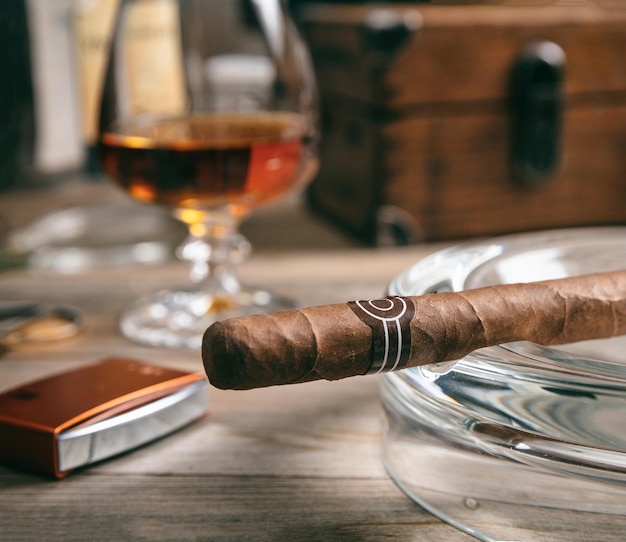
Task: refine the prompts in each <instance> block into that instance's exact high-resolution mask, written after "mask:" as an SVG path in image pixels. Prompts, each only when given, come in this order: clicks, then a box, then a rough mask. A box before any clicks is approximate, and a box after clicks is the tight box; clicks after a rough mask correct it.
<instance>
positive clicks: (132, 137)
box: [100, 113, 308, 209]
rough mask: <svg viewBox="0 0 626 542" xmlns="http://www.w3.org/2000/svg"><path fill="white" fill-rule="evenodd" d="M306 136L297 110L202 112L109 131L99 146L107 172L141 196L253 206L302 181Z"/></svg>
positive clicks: (193, 204)
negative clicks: (248, 112)
mask: <svg viewBox="0 0 626 542" xmlns="http://www.w3.org/2000/svg"><path fill="white" fill-rule="evenodd" d="M307 135H308V134H307V132H306V130H305V124H304V122H303V119H302V118H301V117H300V116H299V115H296V114H291V113H256V114H203V115H195V116H189V117H180V118H173V119H161V120H155V121H149V122H141V123H140V122H137V123H135V124H132V125H126V126H122V127H121V128H120V129H118V130H115V131H111V132H105V133H104V134H103V135H102V136H101V140H100V151H101V156H102V161H103V165H104V168H105V169H106V171H107V172H108V173H109V174H110V175H111V176H112V177H113V178H114V179H115V181H116V182H117V183H118V184H119V185H120V186H121V187H122V188H124V189H125V190H127V191H128V192H129V193H130V194H131V195H132V196H133V197H134V198H136V199H138V200H140V201H147V202H158V203H164V204H167V205H169V206H172V207H175V208H187V207H188V208H195V209H210V208H211V207H216V206H220V205H225V204H235V205H240V206H243V207H248V208H250V207H255V206H257V205H259V204H260V203H263V202H265V201H268V200H271V199H275V198H278V197H280V196H282V195H284V194H285V193H286V192H288V191H289V190H290V189H291V188H293V187H294V185H296V184H297V183H298V182H299V181H300V180H301V179H300V177H301V176H302V175H301V170H302V165H303V164H302V162H303V161H304V153H305V152H306V151H305V146H306V144H307Z"/></svg>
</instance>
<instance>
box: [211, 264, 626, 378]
mask: <svg viewBox="0 0 626 542" xmlns="http://www.w3.org/2000/svg"><path fill="white" fill-rule="evenodd" d="M625 333H626V271H614V272H607V273H597V274H592V275H582V276H576V277H571V278H566V279H556V280H546V281H542V282H532V283H521V284H506V285H496V286H488V287H484V288H478V289H473V290H465V291H461V292H441V293H432V294H425V295H422V296H408V297H396V296H390V297H386V298H383V299H377V300H369V301H351V302H348V303H341V304H336V305H323V306H318V307H309V308H303V309H294V310H288V311H282V312H276V313H273V314H267V315H254V316H244V317H238V318H231V319H229V320H223V321H220V322H216V323H215V324H213V325H212V326H211V327H209V328H208V329H207V330H206V332H205V334H204V338H203V344H202V358H203V361H204V367H205V370H206V373H207V376H208V378H209V381H210V382H211V384H213V385H214V386H216V387H218V388H222V389H250V388H259V387H265V386H275V385H280V384H293V383H299V382H307V381H311V380H317V379H326V380H337V379H340V378H346V377H351V376H356V375H365V374H372V373H382V372H387V371H396V370H400V369H405V368H407V367H415V366H419V365H427V364H431V363H439V362H442V361H453V360H458V359H461V358H462V357H463V356H465V355H467V354H469V353H470V352H473V351H474V350H477V349H479V348H483V347H486V346H493V345H497V344H503V343H508V342H514V341H530V342H534V343H537V344H542V345H554V344H566V343H573V342H577V341H582V340H590V339H601V338H608V337H613V336H616V335H622V334H625Z"/></svg>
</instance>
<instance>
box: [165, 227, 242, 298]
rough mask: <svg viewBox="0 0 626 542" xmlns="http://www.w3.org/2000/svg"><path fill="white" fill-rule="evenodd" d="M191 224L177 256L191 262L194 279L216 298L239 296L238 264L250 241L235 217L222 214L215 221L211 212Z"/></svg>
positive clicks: (200, 286) (193, 280) (194, 281)
mask: <svg viewBox="0 0 626 542" xmlns="http://www.w3.org/2000/svg"><path fill="white" fill-rule="evenodd" d="M188 226H189V237H187V239H186V240H185V242H184V243H183V244H182V245H181V246H180V247H179V249H178V252H177V256H178V257H179V258H180V259H182V260H187V261H189V262H190V264H191V269H190V278H191V281H192V282H193V283H194V284H197V285H198V287H199V288H201V289H203V290H204V291H205V292H207V293H208V294H210V295H212V296H213V297H214V298H215V300H216V301H218V300H219V299H222V300H224V301H225V300H226V299H228V298H232V297H234V296H238V295H239V294H240V293H241V290H242V288H241V283H240V282H239V277H238V274H237V271H236V266H237V265H239V264H241V263H242V262H243V261H244V260H245V259H246V258H247V257H248V255H249V254H250V250H251V246H250V243H249V242H248V240H247V239H246V238H245V237H244V236H243V235H241V234H240V233H239V231H238V222H237V221H236V220H235V219H234V218H232V217H229V218H228V219H224V218H223V217H221V216H220V217H219V218H218V219H217V220H215V219H214V218H212V215H209V216H205V218H204V220H203V221H201V222H195V223H193V224H188ZM218 304H219V302H218Z"/></svg>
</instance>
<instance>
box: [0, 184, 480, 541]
mask: <svg viewBox="0 0 626 542" xmlns="http://www.w3.org/2000/svg"><path fill="white" fill-rule="evenodd" d="M27 196H28V197H26V198H22V197H21V196H19V195H18V196H17V197H16V198H15V199H12V197H9V196H5V197H3V198H0V214H4V216H5V219H8V221H9V222H10V223H11V222H13V223H17V222H20V221H25V220H26V218H27V217H26V215H25V213H28V212H29V211H32V210H33V209H34V208H35V205H34V203H33V199H32V198H33V194H28V195H27ZM43 199H44V200H45V201H46V202H47V203H48V204H50V205H52V206H54V204H51V203H50V200H49V199H47V198H43ZM22 201H23V202H24V204H23V206H22V207H20V202H22ZM302 220H303V219H302V216H301V212H300V211H299V210H298V211H297V212H295V213H293V212H292V211H283V212H276V213H274V214H272V213H268V214H267V215H266V216H264V215H260V216H259V217H258V218H257V219H256V221H255V219H254V218H252V219H251V221H250V223H249V224H248V225H247V231H248V232H249V233H252V234H251V237H253V243H256V244H257V245H258V246H259V247H260V248H259V249H258V250H257V252H256V253H255V254H254V255H253V256H252V257H251V258H250V260H249V261H248V262H246V263H245V264H244V265H243V267H242V278H243V279H244V280H246V281H251V282H254V283H257V284H266V285H267V286H269V287H270V288H272V289H273V290H275V291H277V292H280V293H282V294H285V295H289V296H292V297H295V298H297V299H299V301H300V302H301V303H302V304H307V305H313V304H322V303H327V302H335V301H345V300H347V299H355V298H356V299H358V298H370V297H377V296H379V295H380V294H382V293H383V292H384V290H385V287H386V285H387V283H388V281H389V280H390V279H391V278H392V277H393V276H394V275H396V274H397V273H399V272H400V271H402V270H403V269H405V268H406V267H407V266H409V265H410V264H412V263H413V262H415V261H417V260H418V259H419V258H421V257H422V256H424V255H425V254H427V253H428V252H431V251H432V250H434V249H435V248H438V247H435V246H430V245H422V246H416V247H409V248H394V249H371V248H362V247H358V246H355V245H353V244H351V243H350V241H349V240H346V239H343V238H342V237H341V236H338V235H336V234H335V233H334V232H333V231H332V230H329V229H327V228H326V227H325V226H323V225H320V224H319V223H317V221H315V220H313V219H311V217H305V219H304V222H303V221H302ZM278 231H281V232H286V231H289V232H290V235H291V241H290V242H283V243H282V244H281V241H280V239H278V238H277V237H276V232H278ZM299 232H300V234H301V235H299ZM264 239H265V241H266V242H265V243H264V242H263V240H264ZM268 239H274V240H275V241H276V243H275V244H274V245H273V247H274V248H272V243H271V242H269V241H268ZM305 239H306V240H305ZM290 243H291V244H290ZM276 247H279V248H276ZM186 273H187V269H186V266H185V265H184V264H180V263H176V262H168V263H166V264H161V265H158V266H132V267H108V268H98V269H93V270H89V271H83V272H79V273H74V274H59V273H55V272H52V271H48V270H43V269H27V270H23V269H15V270H9V271H6V270H5V271H4V272H2V273H0V299H24V298H28V299H34V300H41V301H61V302H65V303H72V304H74V305H76V306H78V307H79V308H81V309H82V310H83V311H84V312H85V314H86V318H87V326H86V329H85V331H84V332H83V333H82V334H81V335H79V336H78V337H76V338H73V339H70V340H67V341H63V342H59V343H48V344H41V345H38V346H34V345H31V346H28V347H26V346H24V347H21V348H19V349H13V350H11V351H9V352H7V353H5V354H4V356H2V357H1V358H0V392H1V391H4V390H7V389H9V388H12V387H14V386H16V385H18V384H21V383H24V382H27V381H29V380H32V379H35V378H39V377H43V376H46V375H49V374H53V373H57V372H60V371H62V370H64V369H70V368H73V367H77V366H79V365H82V364H87V363H93V362H95V361H98V360H100V359H102V358H105V357H108V356H118V355H119V356H130V357H133V358H136V359H140V360H146V361H150V362H154V363H157V364H162V365H166V366H170V367H175V368H181V369H185V370H198V369H200V368H201V359H200V355H199V353H197V352H191V351H171V350H164V349H158V348H148V347H143V346H139V345H136V344H133V343H131V342H129V341H128V340H127V339H125V338H124V337H123V336H121V335H120V333H119V332H118V328H117V318H118V314H119V312H120V311H121V310H122V309H123V307H124V306H126V305H127V304H128V303H129V302H130V301H132V300H133V299H134V298H135V297H137V296H138V295H140V294H142V293H145V292H149V291H152V290H156V289H157V288H160V287H164V286H174V285H177V284H180V283H183V282H184V281H185V279H186ZM210 402H211V407H210V415H209V416H208V417H207V418H206V419H203V420H202V421H199V422H197V423H194V424H192V425H191V426H189V427H187V428H185V429H183V430H181V431H179V432H177V433H175V434H174V435H171V436H169V437H167V438H165V439H162V440H160V441H158V442H155V443H152V444H150V445H148V446H146V447H143V448H141V449H139V450H136V451H134V452H131V453H128V454H126V455H124V456H122V457H118V458H115V459H113V460H110V461H107V462H105V463H102V464H99V465H97V466H95V467H92V468H89V469H87V470H84V471H81V472H78V473H75V474H73V475H70V476H69V477H67V478H65V479H63V480H61V481H55V480H50V479H46V478H43V477H40V476H38V475H34V474H30V473H26V472H22V471H18V470H14V469H12V468H8V467H0V539H2V540H8V541H9V540H10V541H32V540H64V541H73V540H75V541H84V540H216V541H231V540H232V541H240V540H254V541H266V540H267V541H270V540H277V541H298V540H307V541H308V540H312V541H318V540H319V541H325V542H332V541H335V540H337V541H339V540H341V541H379V540H387V539H395V540H433V541H439V540H442V541H443V540H445V541H463V540H471V538H470V537H469V536H467V535H465V534H462V533H461V532H459V531H457V530H455V529H454V528H452V527H450V526H448V525H446V524H444V523H442V522H441V521H439V520H437V519H436V518H434V517H433V516H431V515H430V514H428V513H427V512H425V511H424V510H423V509H421V508H420V507H419V506H418V505H416V504H414V503H413V502H412V501H410V500H409V499H408V498H407V497H406V496H405V495H404V494H403V493H402V492H401V491H400V490H399V489H398V488H397V487H396V486H395V485H394V484H393V483H392V482H391V481H390V479H389V478H388V476H387V475H386V473H385V470H384V469H383V466H382V463H381V457H380V451H381V450H380V448H381V414H380V405H379V399H378V380H377V378H376V377H360V378H355V379H348V380H343V381H339V382H315V383H308V384H301V385H294V386H284V387H277V388H268V389H260V390H252V391H245V392H242V391H239V392H235V391H220V390H217V389H211V391H210ZM9 444H10V443H4V442H3V443H0V445H2V446H6V445H9Z"/></svg>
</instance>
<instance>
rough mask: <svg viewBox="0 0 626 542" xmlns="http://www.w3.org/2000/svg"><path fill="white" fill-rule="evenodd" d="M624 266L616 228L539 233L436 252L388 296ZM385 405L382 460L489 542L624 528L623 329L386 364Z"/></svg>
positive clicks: (439, 511) (428, 505)
mask: <svg viewBox="0 0 626 542" xmlns="http://www.w3.org/2000/svg"><path fill="white" fill-rule="evenodd" d="M624 268H626V228H624V227H609V228H584V229H569V230H558V231H548V232H537V233H529V234H522V235H511V236H506V237H500V238H496V239H492V240H488V241H481V242H473V243H468V244H465V245H460V246H456V247H453V248H450V249H447V250H444V251H441V252H438V253H436V254H433V255H432V256H430V257H428V258H426V259H424V260H422V261H420V262H418V263H417V264H416V265H414V266H413V267H411V268H410V269H408V270H407V271H405V272H404V273H403V274H401V275H400V276H398V277H397V278H396V279H395V280H394V281H393V282H392V283H391V284H390V286H389V293H390V294H392V295H421V294H425V293H429V292H435V291H445V290H447V291H458V290H467V289H471V288H478V287H481V286H488V285H492V284H498V283H513V282H530V281H535V280H544V279H556V278H564V277H568V276H575V275H581V274H586V273H593V272H599V271H611V270H618V269H624ZM382 403H383V407H384V414H385V427H384V434H383V457H384V462H385V466H386V469H387V471H388V472H389V474H390V476H391V477H392V479H393V480H394V481H395V482H396V484H397V485H398V486H399V487H400V488H401V489H402V490H403V491H404V492H405V493H406V494H407V495H408V496H409V497H411V498H412V499H413V500H414V501H416V502H417V503H419V504H420V505H421V506H422V507H424V508H425V509H426V510H428V511H430V512H431V513H432V514H434V515H435V516H437V517H439V518H441V519H442V520H444V521H446V522H448V523H450V524H451V525H453V526H455V527H457V528H459V529H461V530H463V531H465V532H467V533H469V534H471V535H473V536H475V537H476V538H478V539H480V540H486V541H495V540H497V541H504V540H515V541H526V540H528V541H533V542H541V541H550V542H555V541H568V542H571V541H572V540H585V541H589V540H598V541H603V542H607V541H612V540H620V541H621V540H623V539H624V537H625V534H624V533H626V337H616V338H613V339H607V340H596V341H586V342H580V343H576V344H569V345H564V346H558V347H549V348H548V347H542V346H539V345H536V344H532V343H528V342H518V343H511V344H505V345H500V346H495V347H489V348H484V349H481V350H477V351H475V352H473V353H472V354H470V355H468V356H466V357H464V358H463V359H461V360H459V361H458V362H446V363H443V364H437V365H432V366H426V367H419V368H412V369H407V370H404V371H401V372H398V373H389V374H387V375H385V376H384V377H383V379H382Z"/></svg>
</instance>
